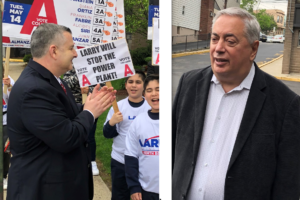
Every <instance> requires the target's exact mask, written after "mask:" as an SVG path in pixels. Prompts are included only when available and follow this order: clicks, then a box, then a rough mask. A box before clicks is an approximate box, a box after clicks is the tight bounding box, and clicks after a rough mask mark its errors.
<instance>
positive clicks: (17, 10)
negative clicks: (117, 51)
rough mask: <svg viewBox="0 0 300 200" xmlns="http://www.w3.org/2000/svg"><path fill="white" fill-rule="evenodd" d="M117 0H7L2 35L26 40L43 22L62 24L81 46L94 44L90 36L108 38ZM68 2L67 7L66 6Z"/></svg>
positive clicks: (104, 39)
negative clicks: (69, 30) (70, 31)
mask: <svg viewBox="0 0 300 200" xmlns="http://www.w3.org/2000/svg"><path fill="white" fill-rule="evenodd" d="M116 4H117V2H116V0H9V1H5V4H4V12H3V36H7V37H14V38H21V39H27V40H29V39H30V38H31V34H32V32H33V31H34V30H35V29H36V27H37V26H39V25H40V24H43V23H54V24H60V25H64V26H66V27H69V28H70V29H71V30H72V35H73V40H74V42H75V43H76V44H77V45H80V46H91V45H93V44H94V43H95V41H94V42H93V41H92V40H91V38H92V37H93V36H95V37H99V35H101V37H102V40H101V41H98V40H97V44H101V43H104V41H111V38H112V32H113V25H112V24H113V23H114V19H115V10H116V6H117V5H116ZM66 5H67V6H66Z"/></svg>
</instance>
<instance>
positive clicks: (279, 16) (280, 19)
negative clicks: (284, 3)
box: [266, 9, 285, 35]
mask: <svg viewBox="0 0 300 200" xmlns="http://www.w3.org/2000/svg"><path fill="white" fill-rule="evenodd" d="M266 13H268V14H269V15H272V16H273V17H274V20H275V22H276V23H277V29H276V30H275V31H273V32H271V34H273V35H283V34H284V29H285V26H284V17H285V14H284V12H283V11H282V10H278V9H268V10H266Z"/></svg>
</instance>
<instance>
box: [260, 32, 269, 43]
mask: <svg viewBox="0 0 300 200" xmlns="http://www.w3.org/2000/svg"><path fill="white" fill-rule="evenodd" d="M259 41H262V42H266V41H267V36H266V35H264V34H262V33H260V38H259Z"/></svg>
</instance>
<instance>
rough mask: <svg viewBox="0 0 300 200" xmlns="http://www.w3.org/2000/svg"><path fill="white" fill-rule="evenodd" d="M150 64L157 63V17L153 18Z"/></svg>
mask: <svg viewBox="0 0 300 200" xmlns="http://www.w3.org/2000/svg"><path fill="white" fill-rule="evenodd" d="M152 65H159V18H153V38H152Z"/></svg>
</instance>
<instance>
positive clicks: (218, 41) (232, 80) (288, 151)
mask: <svg viewBox="0 0 300 200" xmlns="http://www.w3.org/2000/svg"><path fill="white" fill-rule="evenodd" d="M259 32H260V27H259V24H258V22H257V20H256V18H255V17H253V16H252V15H250V14H249V13H248V12H247V11H245V10H242V9H240V8H228V9H225V10H221V11H219V12H218V13H217V15H216V17H215V18H214V21H213V28H212V38H211V44H210V57H211V66H209V67H206V68H204V69H199V70H193V71H190V72H187V73H185V74H183V76H182V77H181V79H180V83H179V85H178V89H177V94H176V96H175V100H174V104H173V119H172V120H173V121H172V128H173V138H172V144H173V149H172V150H173V179H172V199H173V200H177V199H178V200H179V199H188V200H194V199H199V200H222V199H225V200H275V199H278V200H283V199H284V200H286V199H287V200H298V199H299V195H300V99H299V96H298V95H296V94H295V93H294V92H292V91H291V90H289V89H288V88H287V87H286V86H285V85H284V84H283V83H281V82H280V81H278V80H276V79H275V78H273V77H271V76H270V75H268V74H266V73H264V72H263V71H261V70H260V69H259V68H258V67H257V65H256V64H255V62H254V58H255V56H256V53H257V50H258V46H259Z"/></svg>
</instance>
